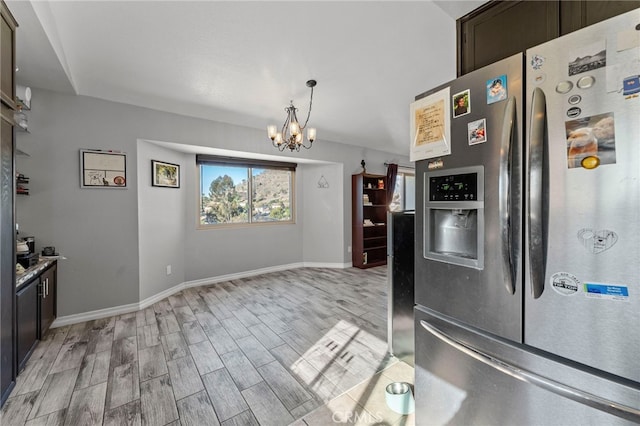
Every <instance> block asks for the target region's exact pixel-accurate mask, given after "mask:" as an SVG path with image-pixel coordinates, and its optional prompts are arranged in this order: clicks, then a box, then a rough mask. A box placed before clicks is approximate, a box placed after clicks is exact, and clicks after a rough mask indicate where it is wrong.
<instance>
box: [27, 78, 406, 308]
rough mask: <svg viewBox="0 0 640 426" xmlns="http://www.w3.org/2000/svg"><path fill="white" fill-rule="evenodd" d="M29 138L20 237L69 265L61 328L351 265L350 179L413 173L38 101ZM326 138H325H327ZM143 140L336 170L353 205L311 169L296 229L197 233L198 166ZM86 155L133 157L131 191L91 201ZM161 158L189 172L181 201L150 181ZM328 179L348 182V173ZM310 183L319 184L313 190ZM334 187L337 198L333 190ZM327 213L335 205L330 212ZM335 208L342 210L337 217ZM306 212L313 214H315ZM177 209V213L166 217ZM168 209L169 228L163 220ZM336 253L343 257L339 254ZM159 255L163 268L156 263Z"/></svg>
mask: <svg viewBox="0 0 640 426" xmlns="http://www.w3.org/2000/svg"><path fill="white" fill-rule="evenodd" d="M29 129H30V131H31V133H30V134H20V135H18V137H17V146H18V148H20V149H21V150H23V151H25V152H27V153H29V154H30V157H19V158H18V159H17V160H16V163H17V170H18V171H20V172H22V173H24V174H25V175H28V176H29V177H30V178H31V182H32V183H31V185H30V192H31V196H29V197H20V198H19V199H18V200H17V205H16V208H17V221H18V223H19V224H20V226H21V230H22V231H23V232H22V233H21V235H35V237H36V244H37V248H38V249H39V248H41V247H42V246H45V245H55V246H56V247H57V248H58V249H59V251H60V252H61V253H62V254H64V255H65V256H66V257H67V260H64V261H61V262H60V265H59V268H58V278H59V293H58V294H59V297H58V315H59V316H66V315H72V314H77V313H83V312H88V311H93V310H98V309H103V308H110V307H115V306H120V305H127V304H131V303H137V302H139V301H140V300H141V299H143V298H145V297H150V296H152V295H153V294H154V293H155V292H157V291H162V290H164V289H166V288H170V287H172V286H173V285H175V284H177V283H179V282H180V281H182V280H184V281H191V280H197V279H204V278H209V277H216V276H221V275H227V274H237V273H242V272H245V271H252V270H256V269H261V268H268V267H273V266H278V265H287V264H292V263H299V262H303V261H307V262H338V263H348V262H350V261H351V254H350V253H348V252H347V246H349V245H351V203H350V197H351V179H350V177H351V174H352V173H358V172H360V171H361V168H360V161H361V160H362V159H363V158H364V159H365V160H366V162H367V171H369V172H371V173H384V171H385V167H384V165H383V163H384V162H388V161H397V162H400V163H401V164H402V163H407V162H408V159H407V157H406V155H404V154H405V153H403V154H393V153H384V152H380V151H373V150H368V149H366V148H359V147H353V146H349V145H344V144H339V143H334V142H329V141H324V140H322V139H321V138H320V139H319V140H318V141H316V142H315V143H314V147H313V148H312V149H311V150H308V151H304V152H300V153H293V154H291V153H278V152H277V151H276V150H275V149H274V148H273V147H272V146H271V144H270V142H269V141H268V139H267V138H266V132H265V131H263V130H258V129H251V128H245V127H240V126H233V125H228V124H224V123H218V122H213V121H208V120H202V119H196V118H191V117H186V116H181V115H177V114H170V113H164V112H160V111H155V110H150V109H146V108H140V107H135V106H131V105H125V104H119V103H114V102H109V101H104V100H99V99H95V98H90V97H84V96H71V95H62V94H58V93H54V92H49V91H43V90H37V89H36V90H33V99H32V111H31V112H30V113H29ZM319 132H320V136H321V129H320V130H319ZM139 139H142V140H151V141H165V142H173V143H178V144H186V145H194V146H202V147H214V148H225V149H229V148H230V147H233V148H234V149H235V150H237V151H242V152H255V153H261V154H271V155H274V154H277V155H279V156H284V157H292V158H306V159H311V160H317V161H322V162H326V163H334V164H335V165H338V166H337V167H338V168H341V177H342V181H341V182H335V185H337V186H336V188H338V187H339V186H340V185H341V186H342V188H341V189H342V193H341V194H340V192H339V191H338V190H337V191H336V192H335V193H334V192H327V193H325V194H327V195H320V196H318V194H317V193H316V191H315V190H313V189H312V188H313V185H314V184H316V183H317V179H318V176H317V172H318V171H319V170H321V169H322V167H323V166H317V167H318V170H314V167H312V166H307V165H301V166H300V167H299V169H300V170H299V172H298V173H297V179H296V194H297V197H298V200H297V210H298V213H297V221H296V224H295V225H281V226H264V227H251V228H234V229H229V230H206V231H205V230H197V229H196V226H195V214H196V213H195V212H196V205H197V201H196V198H195V197H196V194H197V185H196V169H195V166H193V167H192V166H191V165H193V160H192V158H193V156H192V155H183V154H180V153H177V152H169V151H171V150H166V151H158V150H157V149H158V148H157V147H155V146H151V145H152V144H148V143H147V142H144V143H143V142H138V140H139ZM145 144H148V145H145ZM82 148H89V149H112V150H120V151H123V152H126V153H127V154H128V158H127V167H128V170H127V189H81V188H80V185H79V174H80V170H79V150H80V149H82ZM407 152H408V143H407ZM156 155H162V158H158V159H161V160H163V159H164V160H166V161H170V159H175V161H170V162H176V163H181V162H182V161H184V165H185V167H184V168H183V169H182V177H183V181H182V185H181V186H182V187H181V188H180V189H179V190H168V189H162V190H161V188H152V187H151V186H150V173H151V172H150V171H148V169H147V167H150V165H149V163H150V158H151V157H152V156H156ZM189 163H191V165H190V164H189ZM307 167H308V168H309V169H308V170H307ZM329 169H330V168H329ZM322 170H324V169H322ZM323 173H324V172H323ZM327 173H328V174H331V173H333V175H334V177H335V178H336V179H337V180H339V177H340V172H338V171H337V169H336V170H335V171H332V170H327ZM306 176H308V179H309V181H305V178H306ZM330 184H331V185H332V187H333V185H334V183H333V182H331V181H330ZM171 191H173V192H171ZM325 197H326V200H325ZM340 198H342V206H340V201H339V199H340ZM324 202H327V203H329V204H327V205H323V204H322V203H324ZM333 202H335V203H336V206H334V207H331V206H330V203H333ZM307 203H309V209H311V210H309V211H307V210H305V209H306V208H305V206H306V205H307ZM167 204H173V205H172V206H171V207H172V208H169V209H167V210H166V212H165V211H164V207H166V205H167ZM185 206H186V207H185ZM316 208H324V209H325V210H327V211H335V212H336V213H337V214H336V215H335V216H336V219H335V225H333V226H335V227H337V228H342V232H341V233H340V232H339V231H336V229H334V228H333V227H332V228H331V231H330V232H315V233H314V231H318V230H319V229H320V230H321V229H322V228H315V226H316V225H318V227H319V226H320V225H321V224H322V226H326V225H328V224H327V217H328V216H326V215H319V214H316V213H315V209H316ZM158 209H159V210H160V211H161V212H162V214H166V216H163V217H158V216H157V215H158V214H159V213H158V211H156V210H158ZM182 217H184V218H185V220H184V224H183V226H182V232H183V233H184V235H183V236H182V238H181V235H180V231H179V230H176V229H174V227H175V226H176V225H178V224H179V223H180V220H181V218H182ZM192 218H193V219H192ZM305 233H308V235H307V236H306V237H305ZM340 234H341V235H340ZM325 237H326V239H325ZM162 246H165V247H167V246H170V247H169V248H165V249H163V247H162ZM331 250H336V251H337V253H332V254H329V251H331ZM159 253H160V255H161V256H160V258H158V257H157V256H154V254H155V255H158V254H159ZM303 253H304V254H303ZM316 256H317V257H316ZM169 262H171V263H169ZM167 264H171V265H172V269H173V274H172V275H171V276H167V275H166V272H165V271H166V269H165V268H166V265H167Z"/></svg>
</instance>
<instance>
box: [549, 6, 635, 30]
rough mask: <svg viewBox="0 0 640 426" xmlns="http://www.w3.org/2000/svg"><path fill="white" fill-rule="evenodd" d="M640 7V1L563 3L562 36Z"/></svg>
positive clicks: (561, 8)
mask: <svg viewBox="0 0 640 426" xmlns="http://www.w3.org/2000/svg"><path fill="white" fill-rule="evenodd" d="M639 7H640V1H635V0H625V1H561V2H560V35H565V34H567V33H570V32H572V31H575V30H579V29H580V28H584V27H588V26H589V25H591V24H595V23H596V22H600V21H604V20H605V19H609V18H613V17H614V16H617V15H620V14H622V13H625V12H629V11H630V10H633V9H637V8H639Z"/></svg>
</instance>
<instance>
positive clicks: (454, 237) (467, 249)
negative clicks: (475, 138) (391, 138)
mask: <svg viewBox="0 0 640 426" xmlns="http://www.w3.org/2000/svg"><path fill="white" fill-rule="evenodd" d="M424 192H425V194H424V204H425V205H424V221H425V223H424V232H425V238H424V257H425V258H426V259H431V260H437V261H440V262H445V263H449V264H453V265H461V266H467V267H471V268H475V269H483V267H484V249H483V247H484V167H483V166H475V167H464V168H459V169H449V170H438V171H431V172H426V173H425V174H424Z"/></svg>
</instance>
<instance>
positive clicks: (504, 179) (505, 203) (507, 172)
mask: <svg viewBox="0 0 640 426" xmlns="http://www.w3.org/2000/svg"><path fill="white" fill-rule="evenodd" d="M515 124H516V98H515V97H514V96H512V97H510V98H509V100H508V101H507V105H506V107H505V111H504V119H503V120H502V141H501V146H500V178H499V192H500V196H499V197H498V209H499V216H500V230H501V238H500V240H501V241H502V244H501V255H500V257H501V258H502V269H503V271H504V276H505V280H504V281H505V285H506V287H507V291H508V292H509V293H510V294H514V293H515V291H516V287H515V272H514V262H513V260H514V254H513V244H512V241H511V228H510V227H511V226H516V225H515V223H510V218H511V208H512V206H511V202H512V200H511V192H510V191H511V188H510V186H509V182H511V167H512V159H511V156H512V155H513V150H512V149H511V146H512V144H511V141H512V139H513V136H514V132H513V130H514V127H515Z"/></svg>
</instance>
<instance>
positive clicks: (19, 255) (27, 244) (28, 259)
mask: <svg viewBox="0 0 640 426" xmlns="http://www.w3.org/2000/svg"><path fill="white" fill-rule="evenodd" d="M35 243H36V241H35V238H34V237H24V238H22V239H19V240H17V246H16V261H17V263H19V264H20V265H22V267H23V268H25V269H28V268H30V267H32V266H34V265H35V264H37V263H38V258H39V256H38V254H37V253H36V252H35Z"/></svg>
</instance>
